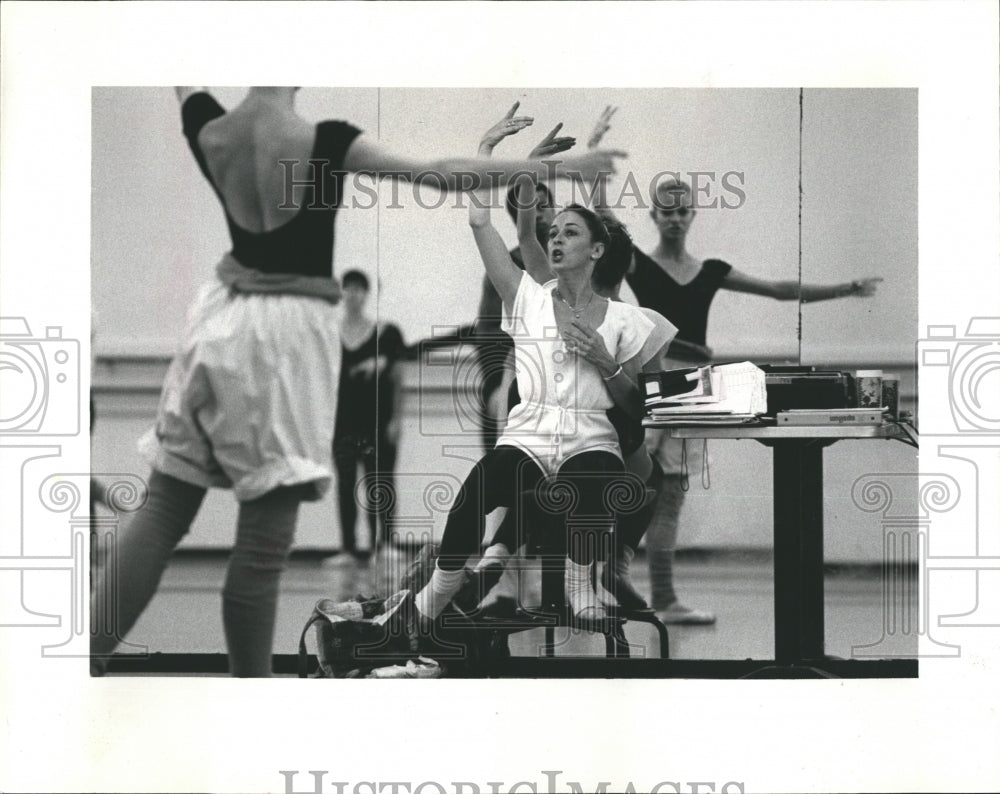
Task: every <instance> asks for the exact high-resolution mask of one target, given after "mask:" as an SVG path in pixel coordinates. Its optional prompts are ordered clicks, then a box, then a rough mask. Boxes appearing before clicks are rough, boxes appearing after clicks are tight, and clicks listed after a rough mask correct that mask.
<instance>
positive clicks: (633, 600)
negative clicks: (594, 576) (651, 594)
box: [600, 557, 649, 610]
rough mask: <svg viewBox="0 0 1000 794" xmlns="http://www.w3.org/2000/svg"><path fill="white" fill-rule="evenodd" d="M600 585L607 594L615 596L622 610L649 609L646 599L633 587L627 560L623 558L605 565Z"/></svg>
mask: <svg viewBox="0 0 1000 794" xmlns="http://www.w3.org/2000/svg"><path fill="white" fill-rule="evenodd" d="M600 584H601V585H602V586H603V587H604V589H605V591H606V592H610V593H611V594H612V595H613V596H614V598H615V599H616V600H617V601H618V606H620V607H621V608H622V609H625V610H637V609H649V604H647V603H646V599H644V598H643V597H642V596H641V595H639V591H638V590H636V589H635V587H634V586H633V585H632V580H631V576H630V574H629V560H628V559H627V558H625V557H622V558H619V559H618V560H616V561H615V562H614V563H605V565H604V571H603V572H602V573H601V581H600Z"/></svg>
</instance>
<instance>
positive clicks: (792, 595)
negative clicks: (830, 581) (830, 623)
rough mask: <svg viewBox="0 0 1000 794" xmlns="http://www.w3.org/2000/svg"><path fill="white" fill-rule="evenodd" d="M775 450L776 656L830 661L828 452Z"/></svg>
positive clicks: (795, 446) (818, 443)
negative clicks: (826, 551)
mask: <svg viewBox="0 0 1000 794" xmlns="http://www.w3.org/2000/svg"><path fill="white" fill-rule="evenodd" d="M824 446H826V444H825V443H824V442H823V441H822V440H817V439H801V440H800V439H794V440H791V439H790V440H782V441H780V442H777V443H775V445H774V652H775V660H776V661H777V662H779V663H781V664H792V663H797V662H801V661H803V660H810V659H812V660H815V659H821V658H822V657H823V656H824V620H823V447H824Z"/></svg>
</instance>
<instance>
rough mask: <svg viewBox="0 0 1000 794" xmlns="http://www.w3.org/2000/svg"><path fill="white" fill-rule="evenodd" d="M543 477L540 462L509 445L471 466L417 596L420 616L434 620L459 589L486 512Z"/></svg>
mask: <svg viewBox="0 0 1000 794" xmlns="http://www.w3.org/2000/svg"><path fill="white" fill-rule="evenodd" d="M541 478H542V470H541V468H539V466H538V464H537V463H535V462H534V461H533V460H532V459H531V458H530V457H528V455H527V454H526V453H524V452H522V451H521V450H519V449H515V448H513V447H507V446H501V447H497V448H495V449H493V450H491V451H490V452H488V453H487V454H486V456H485V457H483V458H482V459H481V460H480V461H479V462H477V463H476V465H475V466H473V467H472V471H470V472H469V475H468V476H467V477H466V479H465V482H464V483H463V484H462V488H461V490H460V491H459V493H458V496H457V497H456V499H455V502H454V505H453V506H452V509H451V512H450V513H449V514H448V521H447V524H446V525H445V530H444V535H443V536H442V538H441V553H440V556H439V558H438V563H437V566H436V567H435V570H434V574H433V575H432V576H431V581H430V582H429V583H428V584H427V586H426V587H424V589H423V590H421V591H420V593H419V595H418V596H417V609H418V610H419V611H420V613H421V614H422V615H424V616H425V617H428V618H436V617H437V616H438V615H439V614H440V613H441V611H442V610H443V609H444V607H445V606H447V604H448V602H449V601H450V600H451V599H452V597H453V596H454V595H455V594H456V593H457V592H458V590H459V588H461V586H462V582H463V581H464V577H465V573H464V569H465V563H466V561H467V560H468V559H469V557H471V556H472V555H473V554H475V553H476V552H477V551H478V550H479V543H480V541H481V540H482V537H483V527H484V523H485V520H486V515H487V514H488V513H491V512H493V510H495V509H496V508H497V507H500V506H501V505H503V506H505V507H510V506H511V505H514V504H515V503H516V502H517V500H518V498H519V494H521V493H523V492H525V491H528V490H533V489H534V488H535V486H536V485H537V483H538V481H539V480H540V479H541Z"/></svg>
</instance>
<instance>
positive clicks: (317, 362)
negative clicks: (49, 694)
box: [91, 87, 622, 676]
mask: <svg viewBox="0 0 1000 794" xmlns="http://www.w3.org/2000/svg"><path fill="white" fill-rule="evenodd" d="M296 91H297V89H295V88H289V87H285V88H282V87H278V88H275V87H255V88H252V89H251V90H250V91H249V93H248V94H247V96H246V98H245V99H244V100H243V101H242V102H241V103H240V104H239V105H238V106H237V107H235V108H234V109H233V110H231V111H228V112H227V111H226V110H224V109H223V108H222V106H221V105H219V104H218V102H216V101H215V100H214V99H213V98H212V97H211V96H210V95H209V94H208V93H207V92H204V91H200V90H196V89H191V88H179V89H178V90H177V95H178V99H179V100H180V101H181V115H182V120H183V131H184V134H185V136H186V137H187V139H188V143H189V145H190V148H191V152H192V154H193V155H194V158H195V160H196V161H197V163H198V166H199V168H200V169H201V171H202V173H203V174H204V175H205V177H206V179H207V180H208V182H209V184H210V185H211V187H212V189H213V190H214V191H215V193H216V195H217V196H218V198H219V202H220V204H221V206H222V208H223V211H224V213H225V218H226V224H227V226H228V228H229V233H230V237H231V238H232V250H231V251H230V252H229V253H227V254H226V255H225V256H224V257H223V259H222V261H221V262H220V263H219V265H218V266H217V268H216V273H215V276H216V277H215V279H213V281H212V282H211V283H209V284H206V285H205V286H204V287H203V288H202V289H201V290H200V292H199V293H198V296H197V297H196V299H195V301H194V304H193V306H192V308H191V310H190V312H189V315H188V318H187V323H186V327H185V334H184V340H183V344H182V345H181V347H180V350H179V351H178V354H177V356H176V357H175V359H174V360H173V362H172V363H171V366H170V369H169V370H168V373H167V377H166V381H165V384H164V388H163V394H162V397H161V401H160V407H159V411H158V414H157V421H156V427H155V429H154V430H153V431H151V432H150V433H149V434H147V435H146V436H145V437H144V438H143V440H142V441H141V442H140V445H141V448H142V451H143V453H144V455H145V456H146V458H147V459H148V460H149V461H150V463H151V465H152V467H153V472H152V474H151V476H150V479H149V493H148V497H147V500H146V502H145V504H144V506H143V508H142V509H141V510H140V511H138V512H137V513H136V514H135V517H134V520H133V521H132V522H131V524H130V525H129V526H128V527H126V528H125V529H124V531H123V532H122V533H121V534H120V535H119V538H118V543H117V545H116V549H115V552H116V553H115V555H114V559H113V561H112V563H113V567H108V568H106V569H105V570H104V571H103V572H102V573H101V576H100V581H99V582H98V586H97V587H95V588H94V593H93V598H92V603H91V614H92V615H94V616H95V620H96V621H97V623H99V625H95V631H94V634H93V636H92V641H91V652H92V664H91V671H92V672H93V673H94V674H101V673H102V672H103V671H104V669H105V666H106V660H107V658H108V655H109V654H110V653H111V652H112V651H113V650H114V648H115V646H116V645H117V644H118V642H119V641H120V640H121V638H123V637H124V636H125V635H126V634H127V633H128V631H129V630H130V629H131V628H132V626H133V625H134V623H135V621H136V620H137V619H138V617H139V615H140V614H141V613H142V611H143V610H144V609H145V607H146V605H147V604H148V603H149V600H150V599H151V598H152V596H153V594H154V593H155V591H156V588H157V586H158V583H159V580H160V578H161V576H162V574H163V571H164V569H165V567H166V563H167V559H168V558H169V556H170V554H171V553H172V551H173V549H174V548H175V547H176V546H177V544H178V543H179V542H180V540H181V539H182V538H183V536H184V535H185V534H186V533H187V531H188V529H189V528H190V526H191V524H192V522H193V521H194V518H195V516H196V514H197V512H198V509H199V507H200V505H201V502H202V500H203V498H204V496H205V493H206V490H207V489H208V488H209V487H213V486H214V487H223V488H231V489H232V490H233V492H234V494H235V496H236V498H237V500H238V501H239V503H240V507H239V515H238V519H237V531H236V543H235V547H234V550H233V554H232V556H231V557H230V561H229V567H228V570H227V574H226V581H225V585H224V587H223V625H224V628H225V635H226V646H227V649H228V651H229V661H230V671H231V672H232V674H233V675H236V676H268V675H270V672H271V670H270V668H271V645H272V638H273V632H274V619H275V614H276V607H277V594H278V583H279V580H280V576H281V572H282V569H283V567H284V563H285V559H286V557H287V554H288V551H289V549H290V547H291V543H292V538H293V536H294V531H295V523H296V518H297V514H298V509H299V504H300V503H301V502H302V501H304V500H315V499H318V498H320V497H321V496H322V494H323V493H324V491H325V490H326V489H327V488H328V487H329V484H330V479H331V475H332V471H331V469H332V459H331V458H332V455H331V450H332V446H333V432H334V424H335V420H336V402H337V401H336V388H335V384H337V382H338V379H339V373H340V352H341V350H340V339H339V333H338V322H337V310H336V308H335V304H336V303H337V302H338V301H339V299H340V285H339V284H338V282H337V281H336V279H335V278H334V277H333V260H332V253H333V243H334V222H335V212H334V210H335V209H336V207H337V203H338V200H339V197H340V187H341V182H340V178H341V176H342V175H343V173H344V172H365V173H368V174H373V175H375V176H378V177H380V178H381V177H385V176H391V177H392V178H395V179H404V180H406V179H412V178H414V175H417V174H420V175H423V176H422V177H421V178H422V179H425V180H426V181H431V182H433V183H434V185H435V186H437V187H439V188H441V189H444V190H461V191H472V190H476V189H478V188H480V187H482V186H483V185H484V184H495V183H496V182H498V181H499V182H500V183H503V182H504V181H505V180H506V178H507V175H509V174H513V173H516V172H518V171H522V170H527V171H529V172H530V173H533V174H535V175H536V176H539V177H544V176H546V168H545V166H544V165H543V164H541V163H537V162H532V161H530V160H518V161H505V162H500V161H496V160H489V159H485V158H483V159H477V158H448V159H440V160H437V161H422V160H419V159H416V158H409V157H402V156H399V155H396V154H394V153H392V152H391V151H389V150H387V149H385V148H384V147H383V146H381V145H380V144H378V143H377V142H374V141H372V140H370V139H369V138H368V137H367V136H365V135H364V134H362V133H361V131H360V130H358V129H357V128H356V127H354V126H352V125H350V124H348V123H346V122H323V123H321V124H313V123H310V122H307V121H306V120H305V119H303V118H301V117H300V116H298V115H297V114H296V113H295V111H294V98H295V93H296ZM531 122H532V120H531V119H530V118H528V117H523V116H522V117H514V115H513V113H512V114H510V116H508V117H507V119H506V120H505V123H507V124H509V125H510V126H512V127H524V126H528V125H530V124H531ZM620 156H622V153H620V152H600V153H596V154H595V153H587V154H584V155H580V156H577V157H567V158H564V159H563V160H562V162H561V164H560V165H559V166H558V170H559V171H564V170H576V169H579V170H580V171H581V172H583V173H584V174H590V175H593V174H594V172H596V171H598V170H613V166H614V160H615V158H616V157H620ZM289 163H290V164H292V165H293V166H295V168H293V174H292V175H293V177H294V179H293V180H292V182H293V184H292V195H290V196H289V195H288V194H287V187H288V183H289V180H288V173H287V170H286V166H287V165H288V164H289ZM496 174H500V175H501V176H500V177H499V179H497V177H496V176H495V175H496ZM306 176H311V177H312V178H304V177H306ZM470 176H471V177H472V178H471V179H470ZM112 599H113V600H112Z"/></svg>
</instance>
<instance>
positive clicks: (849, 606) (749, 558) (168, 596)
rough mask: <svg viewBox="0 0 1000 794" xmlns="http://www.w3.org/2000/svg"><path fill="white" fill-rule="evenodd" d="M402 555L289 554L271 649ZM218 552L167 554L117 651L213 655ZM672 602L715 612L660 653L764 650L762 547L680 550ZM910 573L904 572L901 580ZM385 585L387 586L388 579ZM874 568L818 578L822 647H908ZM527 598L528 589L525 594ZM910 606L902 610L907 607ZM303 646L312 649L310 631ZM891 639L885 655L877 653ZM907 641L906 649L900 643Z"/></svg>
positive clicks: (767, 577)
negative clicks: (156, 583) (357, 558)
mask: <svg viewBox="0 0 1000 794" xmlns="http://www.w3.org/2000/svg"><path fill="white" fill-rule="evenodd" d="M405 561H406V560H405V558H404V559H403V560H399V559H391V560H381V561H379V562H375V563H372V564H368V565H357V564H350V565H343V566H336V567H333V566H330V565H329V562H327V563H326V564H324V558H323V557H322V556H321V555H319V554H299V555H293V557H292V559H291V560H290V561H289V565H288V568H287V570H286V572H285V575H284V578H283V580H282V587H281V595H280V599H279V604H278V619H277V627H276V632H275V644H274V653H275V654H276V655H278V654H288V655H294V654H295V653H296V652H297V649H298V642H299V636H300V634H301V631H302V627H303V625H304V624H305V622H306V621H307V619H308V618H309V616H310V614H311V612H312V609H313V605H314V604H315V603H316V601H318V600H319V599H321V598H333V599H335V600H347V599H350V598H351V597H353V596H355V595H356V594H359V593H362V594H366V595H368V594H374V593H379V592H382V593H384V592H385V591H386V589H387V587H386V582H387V578H386V577H387V576H388V581H389V582H393V581H395V582H398V578H395V579H394V578H393V577H394V576H397V575H398V574H397V573H394V572H398V571H399V570H400V567H401V565H402V564H404V563H405ZM225 566H226V558H225V556H224V555H223V554H218V553H207V554H206V553H197V552H179V553H177V554H176V555H175V557H174V558H173V559H172V560H171V562H170V564H169V566H168V568H167V571H166V573H165V575H164V577H163V581H162V585H161V587H160V589H159V591H158V593H157V594H156V596H155V597H154V599H153V601H152V603H151V604H150V605H149V608H148V609H147V610H146V612H145V613H144V614H143V615H142V617H141V618H140V619H139V622H138V623H137V624H136V625H135V627H134V629H133V630H132V632H131V633H130V635H129V637H128V640H127V641H128V646H124V647H121V648H120V649H119V650H120V651H121V652H123V653H137V652H149V653H166V654H221V653H225V641H224V637H223V629H222V617H221V595H220V593H221V588H222V583H223V578H224V576H225ZM675 580H676V585H677V591H678V593H679V595H680V598H681V601H682V603H684V604H685V605H687V606H690V607H694V608H697V609H702V610H710V611H712V612H714V613H715V614H716V615H717V618H718V619H717V621H716V623H715V624H714V625H709V626H683V625H673V626H669V630H670V657H671V659H678V660H699V659H704V660H746V659H755V660H756V659H773V658H774V600H773V597H774V588H773V571H772V563H771V560H770V559H769V558H768V556H767V555H763V554H760V553H757V552H754V553H747V554H735V553H725V554H683V553H682V554H681V555H680V557H679V559H678V561H677V564H676V567H675ZM633 581H634V583H635V584H636V586H637V588H638V589H639V591H640V592H641V593H644V594H648V590H649V573H648V567H647V565H646V562H645V559H644V558H643V557H642V556H641V554H640V556H639V557H638V558H637V559H636V561H635V563H634V564H633ZM911 581H912V578H911ZM521 582H522V588H524V591H525V592H527V593H529V594H530V593H531V592H532V591H533V590H534V588H535V586H536V584H537V573H536V572H534V571H525V572H524V573H523V574H522V578H521ZM389 586H390V587H393V586H394V585H392V584H390V585H389ZM883 589H884V588H883V581H882V574H881V571H880V570H879V569H875V568H871V567H860V566H857V567H850V566H847V567H841V568H832V569H830V570H828V572H827V574H826V576H825V594H826V609H825V624H826V625H825V637H826V651H827V654H828V655H830V656H834V657H840V658H842V659H853V658H866V657H872V656H879V655H885V656H889V655H899V652H900V651H901V650H902V651H904V652H905V651H907V650H908V651H909V652H910V653H914V652H915V651H916V647H917V636H916V634H914V635H913V636H912V637H910V638H906V637H899V636H893V637H891V639H892V640H893V641H892V643H891V644H890V643H888V642H886V641H885V639H884V637H885V636H886V634H885V629H884V627H885V628H888V629H890V630H891V629H892V627H893V625H894V624H893V613H895V614H899V613H900V610H901V609H902V608H903V607H905V608H906V609H911V608H912V605H913V599H914V597H915V594H914V593H913V592H912V590H913V587H910V588H909V589H904V590H903V591H902V592H899V593H898V598H900V599H906V603H905V604H904V605H900V604H898V603H897V604H895V605H892V604H889V606H884V604H885V603H886V602H885V597H884V595H883ZM529 597H530V596H529ZM910 614H912V611H910ZM559 632H560V633H559V634H557V638H556V644H557V648H556V654H557V656H562V655H569V656H578V657H588V656H595V657H600V656H602V655H603V653H604V640H603V638H602V637H600V636H599V635H591V634H587V633H579V632H571V631H570V630H568V629H565V630H563V629H561V630H559ZM543 635H544V632H543V630H541V629H534V630H530V631H524V632H521V633H518V634H514V635H512V636H511V638H510V649H511V652H512V654H513V655H515V656H529V657H531V656H538V655H540V652H541V645H542V642H543V639H544V636H543ZM625 635H626V638H627V639H628V641H629V644H630V646H631V656H632V657H635V658H658V657H659V650H658V645H657V637H656V633H655V632H654V631H653V630H652V628H651V627H650V626H648V625H644V624H640V623H628V624H627V625H626V627H625ZM307 636H308V642H309V649H310V651H314V650H315V645H314V644H313V637H312V633H311V632H310V634H309V635H307ZM890 646H891V650H892V652H893V653H892V654H889V653H884V654H883V653H881V652H882V651H883V650H887V649H889V648H890ZM910 646H912V647H910Z"/></svg>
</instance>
